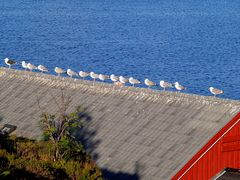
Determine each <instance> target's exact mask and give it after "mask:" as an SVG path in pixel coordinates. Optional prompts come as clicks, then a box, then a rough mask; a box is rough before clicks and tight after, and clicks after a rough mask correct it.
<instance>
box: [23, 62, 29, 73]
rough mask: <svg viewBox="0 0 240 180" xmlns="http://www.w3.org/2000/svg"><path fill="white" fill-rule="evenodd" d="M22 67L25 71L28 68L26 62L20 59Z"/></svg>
mask: <svg viewBox="0 0 240 180" xmlns="http://www.w3.org/2000/svg"><path fill="white" fill-rule="evenodd" d="M22 67H23V68H24V69H25V71H26V70H27V69H28V67H27V63H26V62H25V61H22Z"/></svg>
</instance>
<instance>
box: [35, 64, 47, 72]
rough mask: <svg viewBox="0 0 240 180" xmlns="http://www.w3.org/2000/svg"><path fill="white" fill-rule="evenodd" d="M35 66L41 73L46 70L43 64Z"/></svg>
mask: <svg viewBox="0 0 240 180" xmlns="http://www.w3.org/2000/svg"><path fill="white" fill-rule="evenodd" d="M37 68H38V70H39V71H41V73H43V72H48V69H47V68H46V67H45V66H43V65H39V66H38V67H37Z"/></svg>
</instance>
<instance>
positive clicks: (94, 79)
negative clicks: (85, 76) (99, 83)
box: [90, 72, 99, 82]
mask: <svg viewBox="0 0 240 180" xmlns="http://www.w3.org/2000/svg"><path fill="white" fill-rule="evenodd" d="M90 77H91V78H93V81H94V82H95V81H96V79H97V78H98V77H99V75H98V74H96V73H94V72H90Z"/></svg>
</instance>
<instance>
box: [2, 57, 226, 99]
mask: <svg viewBox="0 0 240 180" xmlns="http://www.w3.org/2000/svg"><path fill="white" fill-rule="evenodd" d="M4 61H5V63H6V64H7V65H8V66H9V69H10V68H11V66H12V65H14V64H17V63H16V62H15V61H13V60H11V59H9V58H5V60H4ZM21 65H22V67H23V68H24V69H25V70H30V71H33V70H39V71H41V73H44V72H48V71H49V70H48V69H47V68H46V67H45V66H43V65H38V66H35V65H33V64H31V63H27V62H25V61H22V62H21ZM54 71H55V72H56V73H57V74H58V76H61V74H67V75H68V76H70V77H71V78H73V77H76V76H80V77H81V78H83V79H84V78H86V77H88V76H89V77H91V78H92V79H93V81H94V82H95V81H96V79H99V80H101V81H105V80H107V79H110V80H111V81H112V82H113V83H115V84H116V85H120V86H123V85H125V84H126V83H130V84H131V85H132V86H135V85H138V84H141V82H140V81H139V80H138V79H135V78H133V77H130V78H126V77H123V76H116V75H114V74H112V75H110V76H109V75H104V74H96V73H94V72H84V71H79V73H77V72H75V71H73V70H71V69H67V71H65V70H63V69H62V68H60V67H55V69H54ZM144 84H145V85H146V86H148V88H150V87H151V86H157V83H155V82H153V81H151V80H149V79H145V80H144ZM159 86H160V87H162V88H163V90H164V91H165V90H166V89H167V88H173V87H175V88H176V89H177V90H178V91H179V92H180V91H182V90H185V89H187V88H186V87H185V86H183V85H181V84H179V83H178V82H175V83H170V82H166V81H164V80H161V81H160V82H159ZM209 91H210V92H211V93H212V94H213V95H214V96H216V95H220V94H223V93H224V92H223V90H220V89H217V88H214V87H210V88H209Z"/></svg>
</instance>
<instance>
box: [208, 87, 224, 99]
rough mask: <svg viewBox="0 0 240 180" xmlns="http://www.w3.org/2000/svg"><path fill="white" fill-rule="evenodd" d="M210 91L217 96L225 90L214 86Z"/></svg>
mask: <svg viewBox="0 0 240 180" xmlns="http://www.w3.org/2000/svg"><path fill="white" fill-rule="evenodd" d="M209 91H210V92H211V93H212V94H213V95H214V97H216V95H219V94H223V93H224V92H223V90H220V89H217V88H214V87H210V88H209Z"/></svg>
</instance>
